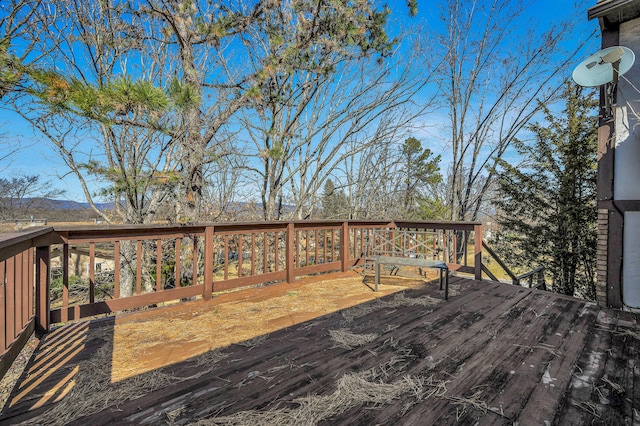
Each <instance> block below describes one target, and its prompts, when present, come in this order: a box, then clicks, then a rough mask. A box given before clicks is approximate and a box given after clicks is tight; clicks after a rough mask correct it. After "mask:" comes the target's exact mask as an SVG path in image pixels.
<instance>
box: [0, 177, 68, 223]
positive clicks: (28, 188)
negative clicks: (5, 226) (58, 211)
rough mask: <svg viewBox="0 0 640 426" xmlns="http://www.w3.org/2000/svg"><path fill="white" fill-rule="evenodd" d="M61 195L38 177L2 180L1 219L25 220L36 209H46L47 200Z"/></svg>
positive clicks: (0, 183) (0, 186) (0, 187)
mask: <svg viewBox="0 0 640 426" xmlns="http://www.w3.org/2000/svg"><path fill="white" fill-rule="evenodd" d="M58 195H60V191H58V190H56V189H52V188H51V186H50V185H49V184H48V183H45V182H42V181H41V180H40V177H39V176H38V175H24V176H13V177H11V178H9V179H7V178H0V219H2V220H15V219H24V218H25V217H26V216H27V215H30V214H33V212H34V209H37V208H43V207H46V200H44V199H46V198H50V197H55V196H58Z"/></svg>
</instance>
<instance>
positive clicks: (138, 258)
mask: <svg viewBox="0 0 640 426" xmlns="http://www.w3.org/2000/svg"><path fill="white" fill-rule="evenodd" d="M140 293H142V240H138V242H137V244H136V294H140Z"/></svg>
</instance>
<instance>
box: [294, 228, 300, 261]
mask: <svg viewBox="0 0 640 426" xmlns="http://www.w3.org/2000/svg"><path fill="white" fill-rule="evenodd" d="M293 238H294V246H295V250H294V251H295V254H294V256H293V264H294V268H299V267H300V231H294V237H293Z"/></svg>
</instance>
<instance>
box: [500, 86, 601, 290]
mask: <svg viewBox="0 0 640 426" xmlns="http://www.w3.org/2000/svg"><path fill="white" fill-rule="evenodd" d="M563 99H564V102H565V108H564V111H562V112H561V113H556V112H554V111H552V110H550V109H549V108H548V107H547V106H543V108H542V111H543V113H544V117H545V123H537V124H535V125H532V126H531V127H530V130H531V132H532V133H533V135H534V136H535V140H534V142H533V143H532V144H530V145H528V144H526V143H524V142H523V141H516V144H515V147H516V149H517V150H518V151H519V153H520V155H521V156H522V158H525V159H526V160H525V161H524V163H522V164H520V165H516V166H514V165H510V164H508V163H507V162H506V161H500V163H499V164H500V166H499V167H500V169H499V174H500V179H499V183H498V185H499V187H498V195H499V196H498V197H497V198H498V201H497V207H498V211H499V215H498V222H499V224H500V225H501V231H500V235H499V239H498V241H497V249H498V251H499V252H500V253H501V256H502V257H503V258H504V260H505V261H507V262H508V263H509V264H510V266H513V267H514V268H515V269H516V270H517V269H518V267H521V269H520V270H524V269H528V270H530V269H533V268H535V267H536V266H539V265H542V266H544V267H545V268H546V270H547V274H548V275H547V276H548V277H550V278H551V279H552V288H553V290H554V291H556V292H559V293H563V294H568V295H576V296H582V297H585V298H589V299H593V298H595V280H596V238H597V225H596V206H595V202H596V150H597V130H596V129H597V117H596V116H595V115H594V112H595V111H596V109H595V107H596V103H595V101H594V99H593V95H592V94H591V93H589V94H585V93H583V90H582V89H581V88H580V87H578V86H575V85H573V84H568V85H567V86H566V88H565V90H564V92H563Z"/></svg>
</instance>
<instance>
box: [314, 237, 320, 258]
mask: <svg viewBox="0 0 640 426" xmlns="http://www.w3.org/2000/svg"><path fill="white" fill-rule="evenodd" d="M313 245H314V249H315V250H314V255H313V259H314V261H313V262H314V263H315V264H316V265H319V264H320V262H319V261H318V250H319V248H318V230H317V229H316V230H314V233H313Z"/></svg>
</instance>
